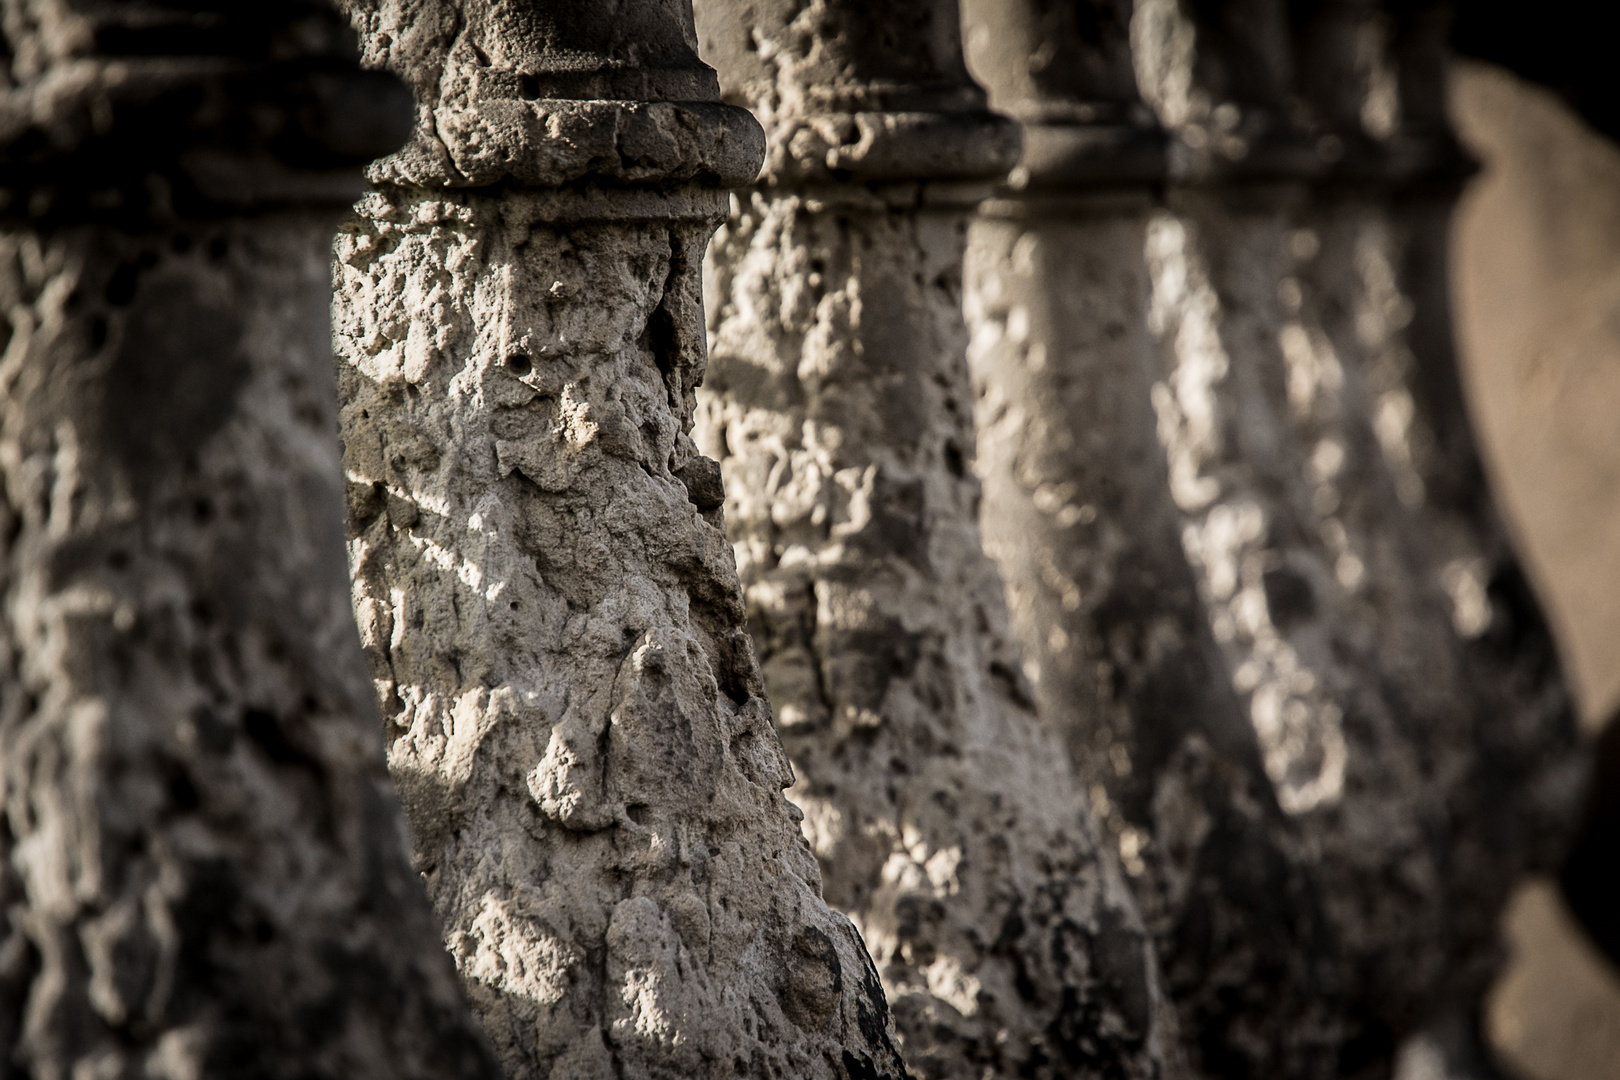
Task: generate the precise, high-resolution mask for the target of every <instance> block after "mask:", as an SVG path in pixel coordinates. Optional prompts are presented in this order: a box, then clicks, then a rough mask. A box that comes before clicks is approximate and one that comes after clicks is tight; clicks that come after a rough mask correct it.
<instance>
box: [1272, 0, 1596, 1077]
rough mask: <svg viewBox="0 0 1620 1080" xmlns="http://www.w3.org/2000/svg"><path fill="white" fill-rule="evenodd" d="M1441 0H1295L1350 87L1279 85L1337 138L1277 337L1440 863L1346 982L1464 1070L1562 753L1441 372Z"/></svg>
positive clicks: (1452, 377) (1566, 725) (1445, 139)
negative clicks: (1358, 981) (1399, 1015)
mask: <svg viewBox="0 0 1620 1080" xmlns="http://www.w3.org/2000/svg"><path fill="white" fill-rule="evenodd" d="M1449 7H1450V5H1449V4H1444V3H1432V2H1427V0H1425V2H1411V3H1407V2H1396V3H1386V4H1373V3H1368V2H1365V0H1362V2H1353V0H1339V2H1338V3H1322V4H1319V5H1317V6H1316V7H1315V8H1309V7H1306V8H1303V9H1301V12H1300V13H1301V14H1304V15H1305V16H1306V17H1305V18H1304V19H1302V20H1301V21H1300V23H1299V25H1298V27H1297V31H1296V32H1297V34H1298V36H1299V38H1300V40H1301V41H1302V42H1305V43H1307V47H1308V46H1309V45H1311V44H1315V45H1316V46H1317V54H1318V56H1320V55H1322V54H1324V53H1326V54H1330V55H1336V56H1338V57H1339V58H1340V59H1339V61H1338V65H1337V66H1338V68H1339V70H1340V71H1341V72H1342V74H1341V75H1340V77H1339V78H1338V80H1337V81H1338V83H1339V85H1340V86H1345V85H1348V86H1351V87H1354V88H1356V90H1357V94H1356V95H1355V96H1351V95H1344V94H1340V95H1339V96H1337V97H1336V98H1330V97H1328V96H1327V95H1326V94H1325V93H1324V91H1325V90H1326V89H1327V86H1326V82H1325V80H1318V82H1317V83H1316V84H1315V85H1311V84H1304V85H1302V86H1301V89H1300V94H1301V97H1302V99H1303V100H1302V104H1303V106H1304V107H1305V109H1306V110H1308V111H1309V113H1310V114H1311V115H1313V117H1314V122H1315V123H1316V124H1317V125H1318V127H1319V130H1320V131H1321V132H1322V133H1323V134H1322V136H1321V137H1322V138H1323V139H1331V140H1332V141H1333V143H1334V144H1335V148H1337V147H1339V146H1342V147H1343V148H1344V152H1343V155H1342V158H1341V159H1339V160H1335V161H1333V162H1332V163H1331V164H1329V165H1328V167H1327V168H1325V169H1324V172H1323V175H1322V176H1321V177H1320V178H1319V180H1318V181H1317V183H1316V184H1314V185H1313V197H1312V199H1311V200H1310V201H1309V202H1308V203H1307V204H1306V209H1307V210H1308V213H1304V214H1301V216H1300V218H1299V220H1298V232H1297V233H1296V239H1297V240H1298V241H1299V246H1300V248H1301V255H1302V258H1300V260H1299V264H1298V270H1297V272H1296V273H1297V280H1298V281H1299V283H1300V285H1301V287H1302V288H1301V291H1300V296H1301V298H1302V302H1301V304H1300V312H1301V319H1302V321H1304V322H1306V323H1307V324H1311V323H1314V328H1313V329H1312V330H1311V339H1312V343H1311V347H1310V349H1309V350H1303V349H1302V350H1300V355H1301V356H1302V357H1304V356H1309V357H1310V358H1311V360H1310V363H1311V364H1312V365H1313V367H1314V369H1315V370H1320V371H1327V372H1331V373H1332V379H1331V380H1330V382H1331V383H1332V384H1333V385H1326V386H1323V387H1321V388H1320V389H1318V390H1317V391H1316V392H1315V393H1314V394H1312V395H1310V401H1309V403H1308V404H1307V403H1304V402H1301V403H1299V406H1298V407H1297V408H1296V414H1297V417H1298V421H1297V423H1298V427H1299V429H1300V430H1301V432H1302V433H1303V434H1304V436H1305V438H1307V439H1314V440H1316V441H1315V447H1316V452H1317V453H1320V454H1321V455H1322V456H1323V462H1324V463H1328V462H1333V463H1335V464H1336V468H1335V469H1333V470H1331V471H1329V470H1318V474H1317V475H1315V476H1313V477H1312V478H1311V479H1312V482H1313V484H1314V485H1315V488H1314V490H1313V491H1312V493H1311V498H1312V499H1313V501H1315V502H1317V503H1318V504H1320V506H1321V507H1322V508H1323V514H1322V517H1323V521H1324V522H1325V523H1326V527H1327V528H1329V529H1332V530H1333V531H1334V535H1335V537H1337V536H1342V537H1343V540H1342V545H1343V547H1344V549H1345V550H1346V551H1347V552H1349V557H1350V559H1351V560H1354V561H1353V562H1351V563H1350V565H1349V566H1348V567H1347V568H1346V569H1347V570H1349V571H1350V574H1349V575H1348V576H1352V577H1355V578H1357V579H1359V580H1361V581H1364V582H1365V586H1364V595H1365V596H1366V598H1367V600H1368V602H1367V603H1366V604H1365V606H1362V607H1361V608H1359V609H1356V610H1355V613H1354V615H1353V616H1347V620H1348V618H1351V617H1353V618H1355V619H1356V620H1358V621H1359V622H1361V623H1362V624H1363V625H1364V629H1363V631H1362V634H1363V637H1364V639H1365V640H1366V641H1367V642H1368V643H1369V644H1368V645H1366V646H1364V647H1363V650H1362V652H1361V660H1360V662H1361V663H1362V664H1363V665H1365V668H1366V670H1367V671H1369V672H1370V673H1372V674H1373V675H1374V676H1375V677H1376V678H1377V679H1378V680H1379V681H1380V683H1381V684H1382V687H1383V693H1384V694H1385V695H1386V696H1387V697H1388V698H1389V699H1390V701H1391V709H1392V711H1395V712H1396V714H1397V716H1398V717H1399V720H1400V723H1401V725H1402V727H1403V730H1404V731H1405V732H1406V737H1407V738H1408V740H1409V741H1410V743H1411V745H1412V746H1413V748H1414V750H1415V751H1416V752H1417V754H1418V755H1419V757H1420V759H1421V760H1422V761H1423V762H1424V769H1425V772H1426V775H1427V776H1428V777H1432V778H1433V779H1432V781H1431V783H1432V786H1433V789H1434V794H1435V796H1436V798H1435V800H1434V802H1433V803H1432V804H1431V806H1430V808H1429V809H1430V811H1431V813H1432V814H1433V819H1432V820H1433V821H1434V822H1435V823H1436V824H1434V825H1432V826H1431V827H1432V828H1434V829H1435V835H1434V837H1433V839H1432V840H1431V841H1430V843H1431V844H1432V845H1433V846H1434V847H1435V848H1436V850H1437V852H1438V855H1437V859H1436V863H1437V865H1438V867H1439V868H1440V878H1439V881H1438V882H1437V886H1436V887H1437V893H1438V895H1437V896H1436V897H1434V898H1431V899H1430V900H1428V901H1427V902H1428V903H1431V904H1435V905H1437V906H1443V908H1444V912H1443V923H1442V934H1443V936H1440V937H1438V938H1436V939H1433V940H1431V941H1430V942H1429V943H1428V944H1429V948H1430V950H1431V952H1430V954H1429V955H1430V957H1431V958H1432V959H1431V962H1430V965H1429V966H1430V967H1431V969H1432V970H1435V971H1436V972H1437V974H1436V976H1435V977H1434V978H1432V979H1430V980H1427V981H1422V980H1420V981H1412V980H1410V978H1409V973H1408V972H1407V971H1406V970H1405V965H1406V963H1407V960H1408V958H1406V957H1403V956H1401V955H1400V954H1399V950H1398V949H1396V950H1392V951H1391V952H1390V953H1389V954H1387V955H1376V956H1369V958H1368V959H1369V968H1370V970H1369V971H1368V973H1367V977H1368V982H1369V984H1370V986H1371V990H1370V992H1371V993H1372V994H1374V995H1375V996H1377V997H1381V998H1387V999H1388V1000H1391V1001H1392V1002H1399V1003H1401V1004H1402V1005H1404V1006H1405V1007H1406V1009H1407V1010H1408V1011H1407V1013H1406V1014H1405V1015H1406V1017H1407V1019H1406V1020H1404V1021H1403V1022H1402V1023H1401V1025H1400V1030H1401V1031H1406V1030H1410V1028H1409V1027H1407V1025H1408V1024H1410V1023H1411V1018H1413V1017H1421V1018H1423V1020H1422V1022H1423V1023H1424V1024H1425V1028H1426V1032H1427V1033H1426V1034H1425V1035H1424V1036H1423V1038H1425V1039H1429V1040H1438V1042H1439V1043H1440V1046H1439V1049H1440V1051H1441V1052H1442V1053H1443V1054H1444V1055H1445V1056H1446V1057H1447V1058H1448V1059H1450V1061H1449V1065H1448V1067H1449V1068H1451V1069H1453V1070H1454V1071H1457V1072H1458V1073H1459V1075H1471V1074H1473V1073H1475V1072H1479V1071H1480V1070H1482V1069H1485V1068H1486V1066H1484V1065H1483V1064H1481V1062H1482V1061H1483V1051H1482V1050H1481V1048H1480V1040H1479V1039H1478V1036H1477V1025H1478V1009H1479V1002H1480V998H1481V996H1482V995H1483V993H1484V992H1485V990H1486V987H1487V986H1488V984H1489V981H1490V978H1491V976H1492V975H1493V973H1494V970H1495V966H1496V963H1497V961H1498V952H1499V950H1498V945H1497V925H1498V922H1499V920H1500V917H1501V912H1502V908H1503V905H1504V904H1505V902H1506V900H1507V898H1508V895H1509V892H1510V890H1511V889H1512V887H1513V886H1514V885H1515V883H1516V882H1517V881H1519V880H1520V879H1521V877H1522V875H1523V874H1525V873H1527V872H1532V871H1545V870H1549V869H1552V868H1553V867H1554V866H1555V865H1556V861H1557V859H1558V857H1559V855H1560V854H1561V852H1562V850H1563V847H1564V845H1565V843H1566V842H1567V839H1568V835H1569V833H1570V831H1571V830H1572V826H1573V817H1574V809H1573V804H1574V801H1575V799H1576V797H1577V794H1578V791H1579V786H1580V783H1579V781H1580V775H1581V771H1582V766H1583V753H1582V751H1581V750H1580V748H1579V746H1578V743H1577V739H1576V737H1575V725H1574V717H1573V711H1572V707H1571V698H1570V694H1569V692H1568V689H1567V687H1566V685H1565V682H1564V679H1563V675H1562V673H1561V669H1560V666H1559V663H1558V657H1557V653H1556V648H1555V645H1554V642H1553V640H1552V637H1551V634H1550V631H1549V628H1548V626H1547V623H1546V620H1545V617H1544V616H1543V614H1542V612H1541V608H1540V606H1539V604H1538V603H1537V601H1536V599H1535V597H1534V594H1533V593H1532V591H1531V588H1530V586H1529V584H1528V582H1527V581H1526V579H1525V575H1524V572H1523V569H1522V568H1521V566H1520V564H1519V562H1518V560H1517V558H1516V557H1515V555H1514V553H1513V550H1512V548H1511V546H1510V544H1509V542H1508V537H1507V536H1506V533H1505V530H1504V528H1503V525H1502V522H1501V520H1500V518H1499V516H1498V513H1497V510H1496V508H1495V505H1494V502H1493V499H1492V497H1491V493H1490V490H1489V488H1488V486H1487V483H1486V477H1485V473H1484V470H1483V468H1482V465H1481V462H1480V459H1479V452H1478V449H1477V447H1476V444H1475V442H1474V437H1473V433H1472V430H1471V427H1470V424H1469V419H1468V409H1467V405H1466V402H1465V400H1464V395H1463V392H1462V386H1461V383H1460V380H1459V373H1458V367H1457V358H1456V354H1455V346H1454V343H1453V336H1452V325H1451V314H1450V295H1449V292H1450V289H1449V285H1450V272H1449V268H1448V264H1449V260H1450V251H1449V223H1450V214H1451V208H1452V206H1453V204H1454V202H1455V198H1456V195H1457V193H1458V192H1459V191H1460V189H1461V187H1462V184H1463V183H1464V182H1465V181H1466V179H1467V177H1468V175H1469V173H1470V172H1471V170H1472V164H1471V162H1469V161H1468V159H1467V157H1466V155H1465V154H1464V153H1463V152H1462V151H1461V149H1460V148H1459V146H1458V144H1457V142H1456V139H1455V137H1454V136H1453V135H1452V133H1451V130H1450V127H1449V124H1448V122H1447V119H1446V115H1445V100H1444V95H1445V87H1444V83H1445V62H1446V49H1445V42H1446V38H1447V36H1448V32H1449V28H1450V11H1449ZM1335 40H1336V41H1337V44H1336V45H1335V44H1332V42H1334V41H1335ZM1301 66H1302V70H1303V68H1304V67H1305V65H1304V64H1302V65H1301ZM1311 66H1312V67H1314V68H1315V69H1317V70H1318V71H1320V70H1322V69H1324V68H1326V67H1329V66H1330V65H1328V64H1324V63H1322V62H1320V61H1318V62H1316V63H1314V64H1312V65H1311ZM1357 98H1359V104H1358V101H1357ZM1358 566H1359V567H1360V568H1361V569H1360V572H1359V574H1358V573H1356V572H1355V571H1356V568H1357V567H1358ZM1373 642H1376V643H1377V645H1376V646H1372V645H1371V643H1373ZM1402 711H1404V715H1401V712H1402ZM1392 914H1393V913H1392ZM1395 917H1398V916H1395ZM1403 994H1405V995H1409V998H1405V999H1403V997H1402V995H1403Z"/></svg>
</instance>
